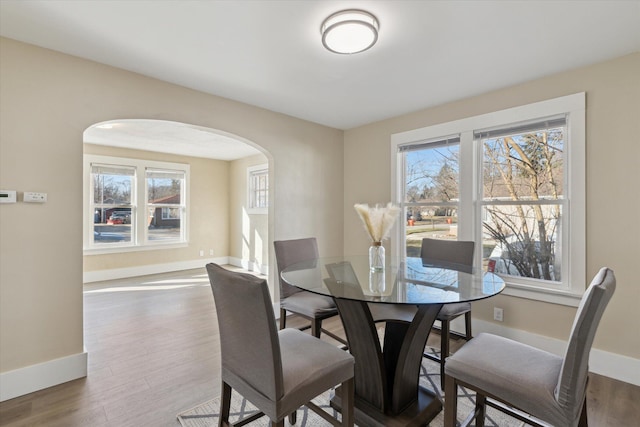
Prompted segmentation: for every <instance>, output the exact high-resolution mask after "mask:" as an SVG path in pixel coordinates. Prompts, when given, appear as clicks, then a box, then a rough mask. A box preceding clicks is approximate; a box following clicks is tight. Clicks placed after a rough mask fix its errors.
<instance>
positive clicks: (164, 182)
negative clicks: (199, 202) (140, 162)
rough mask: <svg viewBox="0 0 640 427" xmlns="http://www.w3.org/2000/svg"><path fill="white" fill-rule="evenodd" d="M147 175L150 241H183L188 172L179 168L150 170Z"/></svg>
mask: <svg viewBox="0 0 640 427" xmlns="http://www.w3.org/2000/svg"><path fill="white" fill-rule="evenodd" d="M146 177H147V187H146V189H147V213H148V218H149V226H148V232H147V239H148V241H150V242H151V241H153V242H181V241H184V240H186V239H185V238H184V236H183V233H184V227H182V222H183V221H182V219H183V218H184V217H185V215H184V214H185V212H186V206H185V204H184V197H183V193H184V190H183V187H184V182H185V172H184V171H179V170H169V169H165V170H157V169H149V168H147V170H146Z"/></svg>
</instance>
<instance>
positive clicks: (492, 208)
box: [391, 93, 586, 305]
mask: <svg viewBox="0 0 640 427" xmlns="http://www.w3.org/2000/svg"><path fill="white" fill-rule="evenodd" d="M456 140H459V153H457V160H458V165H457V167H458V168H459V180H460V181H459V198H458V199H457V200H452V201H451V202H450V203H453V202H456V203H455V209H456V215H455V225H456V226H457V227H456V231H457V238H458V239H460V240H474V241H475V242H476V248H480V249H483V250H478V249H476V254H475V256H476V260H475V263H474V264H475V265H476V266H482V268H484V269H489V270H491V269H494V271H495V272H496V273H498V274H500V275H501V276H502V277H503V278H504V279H505V281H506V282H507V289H506V290H505V293H506V294H509V295H515V296H521V297H526V298H533V299H537V300H543V301H550V302H555V303H560V304H567V305H577V303H578V302H579V297H580V296H581V295H582V293H583V292H584V289H585V284H586V283H585V277H586V274H585V187H584V177H585V170H584V168H585V96H584V93H580V94H575V95H569V96H565V97H561V98H556V99H552V100H548V101H543V102H538V103H535V104H529V105H525V106H521V107H515V108H511V109H508V110H502V111H498V112H494V113H489V114H484V115H481V116H475V117H470V118H467V119H462V120H457V121H454V122H449V123H443V124H439V125H434V126H430V127H426V128H422V129H416V130H413V131H408V132H403V133H400V134H395V135H392V140H391V141H392V144H391V150H392V165H391V167H392V171H393V175H392V177H393V178H392V181H393V183H392V194H393V199H394V200H395V201H396V203H398V204H400V205H401V206H402V207H404V208H405V209H408V208H412V207H414V206H416V205H415V204H412V203H411V202H410V201H408V200H407V198H406V188H405V185H406V182H407V176H406V175H407V167H408V165H407V162H408V161H409V160H408V157H407V154H408V153H411V152H412V150H416V149H423V148H424V149H428V147H430V144H432V145H431V146H437V145H438V144H442V143H443V141H456ZM536 141H537V142H536ZM542 142H544V143H542ZM499 150H503V151H502V152H500V151H499ZM523 150H524V151H523ZM526 150H529V152H526ZM545 150H546V151H545ZM516 163H517V164H518V165H516ZM523 165H525V166H526V167H529V169H530V170H535V171H537V173H536V174H537V175H540V176H539V177H536V178H533V177H532V175H536V174H530V175H527V172H526V168H523V167H522V166H523ZM549 165H552V166H553V167H552V168H551V169H549V168H547V169H545V167H546V166H549ZM497 166H500V167H497ZM492 167H493V169H492ZM505 173H511V174H512V177H511V178H510V179H504V176H502V177H501V176H500V175H501V174H502V175H504V174H505ZM498 178H499V179H498ZM538 178H540V179H543V180H544V182H539V181H537V179H538ZM509 182H510V183H511V184H512V185H511V188H509V185H506V184H507V183H509ZM439 200H442V198H440V199H439ZM439 200H432V201H426V202H425V203H421V204H420V205H421V206H427V205H428V204H429V203H431V204H432V205H434V206H435V205H437V204H438V203H439ZM421 202H424V201H422V200H421ZM407 219H408V218H407ZM408 224H409V222H408V221H406V222H401V226H400V227H398V229H399V230H398V233H397V235H396V236H394V240H395V241H394V245H393V250H394V251H402V250H404V248H405V247H406V244H407V234H406V233H407V227H408ZM498 224H500V225H501V226H502V228H501V227H499V226H498ZM496 242H497V243H499V245H498V244H497V243H496ZM523 242H524V243H523ZM491 245H496V246H499V248H498V250H495V248H494V250H492V251H489V250H488V249H491ZM518 254H521V255H522V254H526V255H527V257H523V258H524V262H520V263H519V264H518V263H517V262H516V261H518ZM521 261H522V260H521ZM517 264H518V265H517ZM526 276H532V277H526Z"/></svg>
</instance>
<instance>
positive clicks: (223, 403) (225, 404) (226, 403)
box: [218, 381, 231, 427]
mask: <svg viewBox="0 0 640 427" xmlns="http://www.w3.org/2000/svg"><path fill="white" fill-rule="evenodd" d="M230 408H231V386H230V385H229V384H227V383H225V382H224V381H222V396H221V397H220V418H219V419H218V426H219V427H229V425H230V424H229V410H230Z"/></svg>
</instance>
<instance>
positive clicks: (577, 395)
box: [445, 268, 616, 427]
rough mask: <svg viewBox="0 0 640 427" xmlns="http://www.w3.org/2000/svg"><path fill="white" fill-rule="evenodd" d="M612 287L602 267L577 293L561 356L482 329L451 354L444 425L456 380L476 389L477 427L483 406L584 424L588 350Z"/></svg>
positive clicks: (453, 404) (452, 418) (451, 414)
mask: <svg viewBox="0 0 640 427" xmlns="http://www.w3.org/2000/svg"><path fill="white" fill-rule="evenodd" d="M615 287H616V279H615V276H614V274H613V271H612V270H610V269H608V268H602V269H601V270H600V271H599V272H598V274H597V275H596V276H595V277H594V279H593V280H592V282H591V284H590V285H589V288H588V289H587V291H586V292H585V294H584V295H583V297H582V300H581V302H580V306H579V307H578V311H577V313H576V317H575V320H574V322H573V327H572V328H571V334H570V335H569V342H568V345H567V349H566V351H565V353H564V357H560V356H557V355H555V354H552V353H548V352H546V351H543V350H540V349H537V348H535V347H531V346H528V345H525V344H521V343H519V342H517V341H512V340H510V339H507V338H502V337H499V336H496V335H492V334H485V333H482V334H479V335H478V336H477V337H475V338H474V339H473V340H471V341H469V342H468V343H466V344H465V345H464V346H463V347H462V348H461V349H460V350H458V351H457V352H456V353H455V354H454V355H452V356H450V357H449V358H448V359H447V364H446V366H445V374H446V376H445V396H446V397H445V426H447V427H453V426H455V425H456V423H457V387H458V386H459V385H460V386H463V387H465V388H469V389H472V390H475V391H476V393H477V394H476V408H475V412H474V414H472V415H473V417H474V418H476V426H483V425H484V416H485V405H490V406H494V407H496V408H498V409H500V410H503V411H505V412H508V413H509V414H510V415H512V416H515V417H516V418H518V419H520V420H521V421H525V422H526V423H527V424H531V425H535V426H542V425H543V424H540V423H538V422H537V421H536V420H534V419H532V418H530V417H527V416H523V415H522V414H519V413H517V412H514V411H513V410H511V409H510V408H509V407H511V408H515V409H517V410H519V411H523V412H525V413H526V414H530V415H531V416H533V417H535V418H537V419H539V420H541V421H543V422H545V423H550V424H552V425H554V426H563V427H565V426H566V427H571V426H578V425H579V426H587V402H586V388H587V378H588V373H589V366H588V364H589V352H590V350H591V345H592V344H593V339H594V336H595V334H596V329H597V328H598V324H599V323H600V319H601V318H602V313H603V312H604V309H605V308H606V306H607V304H608V303H609V300H610V299H611V296H612V295H613V292H614V290H615ZM505 405H507V406H505ZM469 421H472V419H470V420H469Z"/></svg>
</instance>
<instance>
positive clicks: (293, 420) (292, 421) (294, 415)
mask: <svg viewBox="0 0 640 427" xmlns="http://www.w3.org/2000/svg"><path fill="white" fill-rule="evenodd" d="M297 419H298V411H294V412H292V413H290V414H289V424H291V425H294V424H295V423H296V421H297Z"/></svg>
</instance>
